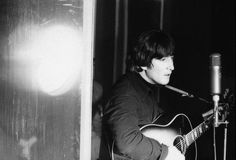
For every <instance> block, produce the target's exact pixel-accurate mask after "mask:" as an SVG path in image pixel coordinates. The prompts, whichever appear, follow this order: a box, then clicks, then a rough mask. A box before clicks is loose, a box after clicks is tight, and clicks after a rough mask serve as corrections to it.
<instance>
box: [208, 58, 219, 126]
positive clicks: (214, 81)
mask: <svg viewBox="0 0 236 160" xmlns="http://www.w3.org/2000/svg"><path fill="white" fill-rule="evenodd" d="M209 58H210V66H209V69H210V83H211V85H210V86H211V87H210V94H211V95H212V100H213V103H214V127H218V126H219V118H218V114H219V113H218V108H219V101H220V94H221V55H220V54H219V53H214V54H211V55H210V57H209Z"/></svg>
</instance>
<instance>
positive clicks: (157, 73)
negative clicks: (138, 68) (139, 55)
mask: <svg viewBox="0 0 236 160" xmlns="http://www.w3.org/2000/svg"><path fill="white" fill-rule="evenodd" d="M173 70H174V63H173V56H168V57H163V58H162V59H155V58H154V59H152V61H151V66H150V67H147V68H146V69H145V70H144V71H145V76H146V77H145V79H146V80H147V81H148V82H149V83H152V84H161V85H166V84H168V83H169V81H170V75H171V73H172V71H173Z"/></svg>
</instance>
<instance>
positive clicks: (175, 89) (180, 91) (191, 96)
mask: <svg viewBox="0 0 236 160" xmlns="http://www.w3.org/2000/svg"><path fill="white" fill-rule="evenodd" d="M165 87H166V88H168V89H170V90H172V91H175V92H177V93H180V94H181V95H182V96H187V97H190V98H193V97H194V95H192V94H190V93H188V92H185V91H183V90H181V89H178V88H175V87H173V86H170V85H165Z"/></svg>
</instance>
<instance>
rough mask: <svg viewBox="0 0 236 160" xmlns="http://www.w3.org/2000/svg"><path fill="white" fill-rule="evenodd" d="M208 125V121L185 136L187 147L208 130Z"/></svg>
mask: <svg viewBox="0 0 236 160" xmlns="http://www.w3.org/2000/svg"><path fill="white" fill-rule="evenodd" d="M210 120H211V119H210ZM209 124H210V123H209V120H208V121H204V122H203V123H201V124H199V125H198V126H197V127H195V128H194V129H193V130H192V131H190V132H189V133H188V134H186V135H185V140H186V145H187V147H188V146H190V145H191V144H192V143H193V142H194V141H196V140H197V139H198V138H199V137H200V136H201V135H202V134H203V133H204V132H206V131H207V130H208V129H209V128H210V126H209Z"/></svg>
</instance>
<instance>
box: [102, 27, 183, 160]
mask: <svg viewBox="0 0 236 160" xmlns="http://www.w3.org/2000/svg"><path fill="white" fill-rule="evenodd" d="M173 51H174V42H173V39H172V38H171V37H170V36H169V35H168V34H167V33H164V32H163V31H156V30H151V31H148V32H145V33H143V34H141V35H140V37H139V39H138V42H137V44H136V46H135V47H134V52H133V55H132V58H131V60H132V65H131V72H128V73H127V74H125V75H124V76H123V77H122V78H121V79H120V80H119V81H118V82H117V83H116V84H115V85H114V88H113V89H112V94H111V97H110V98H109V101H108V103H107V105H106V106H105V107H104V113H103V114H104V116H103V138H102V140H103V143H105V144H106V145H105V146H106V147H107V149H108V152H109V154H110V155H109V156H106V155H105V151H102V150H103V149H104V148H102V150H101V152H100V155H101V156H100V159H101V160H106V159H114V160H118V159H119V160H130V159H132V160H159V159H162V160H163V159H165V160H184V159H185V157H184V155H182V154H181V153H180V151H179V150H178V149H177V148H176V147H173V146H166V145H165V144H161V143H160V142H158V141H157V140H154V139H152V138H149V137H146V136H145V135H144V134H143V133H142V132H141V130H140V126H143V125H145V124H150V123H153V122H154V121H155V120H156V119H157V118H158V116H159V115H160V114H161V113H163V111H164V108H161V106H160V104H159V102H158V93H159V92H158V89H159V87H161V86H163V85H166V84H168V83H169V80H170V76H171V73H172V71H173V70H174V64H173ZM104 137H106V141H105V140H104Z"/></svg>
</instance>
